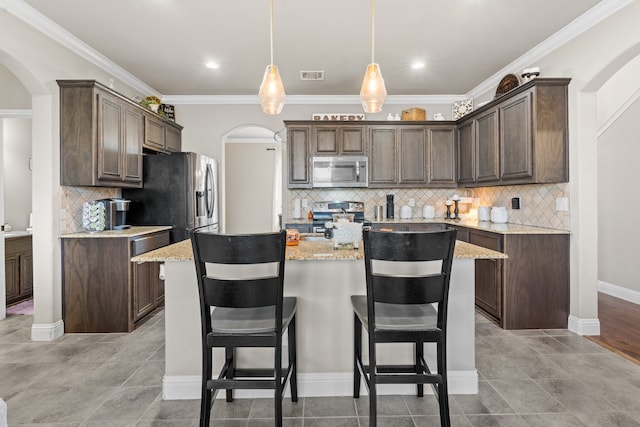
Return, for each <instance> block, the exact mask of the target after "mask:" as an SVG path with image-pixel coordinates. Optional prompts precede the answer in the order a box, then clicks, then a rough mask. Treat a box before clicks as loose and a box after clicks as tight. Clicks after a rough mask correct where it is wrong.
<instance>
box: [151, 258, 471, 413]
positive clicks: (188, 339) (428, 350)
mask: <svg viewBox="0 0 640 427" xmlns="http://www.w3.org/2000/svg"><path fill="white" fill-rule="evenodd" d="M164 262H165V346H166V348H165V358H166V360H165V375H164V378H163V384H162V389H163V398H164V399H165V400H178V399H199V398H200V375H201V365H202V362H201V341H200V308H199V304H198V289H197V281H196V273H195V266H194V263H193V261H192V260H189V261H170V260H165V261H164ZM474 268H475V259H473V258H456V259H454V261H453V267H452V274H451V285H450V293H449V315H448V328H449V329H448V340H447V346H448V347H447V364H448V372H449V393H450V394H476V393H477V392H478V373H477V371H476V368H475V318H474V316H475V302H474ZM285 271H286V273H285V285H284V286H285V290H284V293H285V295H287V296H296V297H297V298H298V311H297V317H296V319H297V320H296V321H297V324H296V328H297V331H296V332H297V341H298V344H297V345H298V349H297V352H298V355H297V358H298V394H299V395H300V396H301V397H309V396H350V395H352V393H353V310H352V308H351V301H350V296H351V295H354V294H361V295H364V294H366V285H365V274H364V262H363V261H362V260H287V261H286V266H285ZM363 341H364V343H363V344H364V347H366V331H363ZM243 350H244V351H243ZM218 351H219V352H218ZM223 352H224V350H217V349H216V350H215V352H214V370H213V372H214V373H215V375H217V373H218V372H219V371H220V366H221V361H222V359H223V358H224V353H223ZM412 352H413V346H412V345H411V344H379V345H378V360H379V361H380V362H382V363H385V362H387V363H388V362H390V361H391V360H392V361H393V363H404V362H409V363H413V357H412V354H413V353H412ZM283 353H284V354H285V355H286V354H287V353H286V350H285V351H284V352H283ZM272 354H273V351H270V350H268V349H239V350H238V366H243V361H246V360H248V359H250V360H251V363H252V365H253V366H255V364H256V362H257V363H260V364H261V365H262V366H264V367H268V366H272V359H273V356H272ZM390 356H393V359H389V357H390ZM285 357H286V356H285ZM425 359H426V360H427V362H428V363H429V366H430V367H435V366H436V363H435V344H426V345H425ZM216 362H218V363H216ZM415 390H416V388H415V385H382V386H379V387H378V393H379V394H413V393H415ZM430 390H431V388H430V387H426V388H425V392H427V393H429V392H430ZM361 391H362V393H363V394H366V392H367V389H366V387H365V386H362V387H361ZM288 392H289V387H287V393H288ZM235 395H236V396H237V397H239V398H242V397H272V396H273V392H272V391H270V390H236V392H235ZM218 397H224V393H218Z"/></svg>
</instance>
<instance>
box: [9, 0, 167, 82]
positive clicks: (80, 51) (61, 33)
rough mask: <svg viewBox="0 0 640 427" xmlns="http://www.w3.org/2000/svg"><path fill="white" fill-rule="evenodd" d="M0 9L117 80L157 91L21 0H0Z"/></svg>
mask: <svg viewBox="0 0 640 427" xmlns="http://www.w3.org/2000/svg"><path fill="white" fill-rule="evenodd" d="M0 9H1V10H2V11H6V12H8V13H10V14H12V15H14V16H15V17H16V18H18V19H21V20H22V21H24V22H25V23H27V24H28V25H30V26H32V27H33V28H35V29H36V30H38V31H40V32H41V33H43V34H44V35H45V36H47V37H49V38H51V39H52V40H55V41H56V42H58V43H60V44H61V45H62V46H64V47H66V48H67V49H69V50H71V51H72V52H73V53H75V54H76V55H78V56H80V57H82V58H84V59H85V60H87V61H89V62H90V63H92V64H93V65H95V66H97V67H98V68H100V69H102V70H104V71H105V72H107V73H109V74H111V75H112V76H113V77H114V78H115V79H117V80H118V81H120V82H122V83H124V84H126V85H128V86H130V87H132V88H133V89H135V90H137V91H138V92H140V93H158V91H157V90H155V89H154V88H152V87H151V86H149V85H148V84H146V83H145V82H143V81H142V80H140V79H139V78H137V77H136V76H134V75H133V74H131V73H130V72H128V71H127V70H125V69H124V68H122V67H121V66H119V65H118V64H116V63H115V62H113V61H112V60H111V59H109V58H107V57H106V56H104V55H103V54H101V53H100V52H98V51H97V50H95V49H94V48H92V47H91V46H89V45H88V44H86V43H85V42H83V41H82V40H80V39H79V38H77V37H76V36H74V35H73V34H71V33H70V32H68V31H67V30H65V29H64V28H62V27H61V26H59V25H58V24H56V23H55V22H53V21H52V20H50V19H49V18H47V17H46V16H44V15H43V14H41V13H40V12H38V11H37V10H36V9H34V8H33V7H31V6H30V5H28V4H27V3H25V2H24V1H22V0H0Z"/></svg>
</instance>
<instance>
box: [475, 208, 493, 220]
mask: <svg viewBox="0 0 640 427" xmlns="http://www.w3.org/2000/svg"><path fill="white" fill-rule="evenodd" d="M490 220H491V206H480V207H479V208H478V221H490Z"/></svg>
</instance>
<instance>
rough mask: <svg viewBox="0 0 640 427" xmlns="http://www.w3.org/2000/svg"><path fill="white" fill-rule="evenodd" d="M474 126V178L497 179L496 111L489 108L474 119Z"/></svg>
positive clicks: (479, 179)
mask: <svg viewBox="0 0 640 427" xmlns="http://www.w3.org/2000/svg"><path fill="white" fill-rule="evenodd" d="M475 126H476V129H475V130H476V159H477V162H476V171H477V174H476V180H477V181H478V182H485V181H498V180H499V179H500V172H499V167H500V165H499V161H498V160H499V148H498V111H497V110H491V111H488V112H487V113H485V114H483V115H481V116H479V117H478V118H477V119H475Z"/></svg>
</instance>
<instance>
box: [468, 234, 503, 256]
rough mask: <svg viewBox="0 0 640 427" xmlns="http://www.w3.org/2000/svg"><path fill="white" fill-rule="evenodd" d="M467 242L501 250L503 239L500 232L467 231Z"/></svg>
mask: <svg viewBox="0 0 640 427" xmlns="http://www.w3.org/2000/svg"><path fill="white" fill-rule="evenodd" d="M469 243H471V244H473V245H478V246H482V247H483V248H487V249H492V250H494V251H498V252H503V247H504V245H503V239H502V235H500V234H492V233H483V232H477V231H469Z"/></svg>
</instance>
